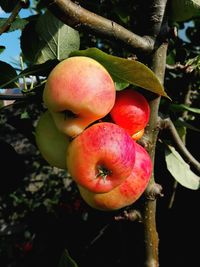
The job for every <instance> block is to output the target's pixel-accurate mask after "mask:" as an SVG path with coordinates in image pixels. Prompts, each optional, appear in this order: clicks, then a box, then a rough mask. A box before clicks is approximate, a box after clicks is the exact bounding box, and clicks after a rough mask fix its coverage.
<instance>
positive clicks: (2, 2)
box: [0, 0, 18, 12]
mask: <svg viewBox="0 0 200 267" xmlns="http://www.w3.org/2000/svg"><path fill="white" fill-rule="evenodd" d="M17 2H18V0H0V6H1V8H2V9H3V10H4V11H5V12H11V11H12V10H13V8H14V7H15V6H16V4H17Z"/></svg>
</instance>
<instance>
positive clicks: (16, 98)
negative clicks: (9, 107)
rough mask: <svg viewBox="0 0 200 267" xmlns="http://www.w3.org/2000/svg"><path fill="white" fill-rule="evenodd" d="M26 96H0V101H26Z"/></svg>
mask: <svg viewBox="0 0 200 267" xmlns="http://www.w3.org/2000/svg"><path fill="white" fill-rule="evenodd" d="M27 98H28V96H26V95H22V94H13V95H8V94H0V100H20V99H23V100H24V99H27Z"/></svg>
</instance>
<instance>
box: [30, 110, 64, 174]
mask: <svg viewBox="0 0 200 267" xmlns="http://www.w3.org/2000/svg"><path fill="white" fill-rule="evenodd" d="M35 138H36V139H35V140H36V144H37V147H38V149H39V151H40V153H41V154H42V156H43V158H44V159H45V160H46V161H47V162H48V163H49V165H51V166H54V167H57V168H60V169H66V150H67V148H68V146H69V137H68V136H67V135H65V134H63V133H61V132H60V131H59V130H58V129H57V127H56V125H55V123H54V121H53V119H52V116H51V114H50V112H49V111H46V112H44V113H43V114H42V115H41V116H40V118H39V120H38V123H37V125H36V128H35Z"/></svg>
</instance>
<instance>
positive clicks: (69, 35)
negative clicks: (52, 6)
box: [36, 11, 80, 63]
mask: <svg viewBox="0 0 200 267" xmlns="http://www.w3.org/2000/svg"><path fill="white" fill-rule="evenodd" d="M36 32H37V33H38V35H39V39H40V43H41V49H40V52H39V54H38V56H37V59H36V62H37V63H44V62H45V61H47V60H50V59H58V60H62V59H65V58H67V57H68V55H69V54H70V53H71V52H72V51H74V50H77V49H79V46H80V37H79V33H78V32H77V31H76V30H74V29H73V28H71V27H69V26H67V25H66V24H64V23H63V22H62V21H61V20H59V19H57V18H56V17H55V16H54V15H52V14H51V13H50V12H49V11H47V12H46V13H45V14H44V15H42V16H41V17H40V18H39V20H38V21H37V24H36Z"/></svg>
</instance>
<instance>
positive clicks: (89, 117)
mask: <svg viewBox="0 0 200 267" xmlns="http://www.w3.org/2000/svg"><path fill="white" fill-rule="evenodd" d="M115 97H116V91H115V85H114V82H113V80H112V78H111V76H110V74H109V73H108V71H107V70H106V69H105V68H104V67H103V66H102V65H101V64H100V63H98V62H97V61H96V60H94V59H92V58H89V57H84V56H76V57H71V58H67V59H65V60H63V61H62V62H60V63H59V64H58V65H57V66H56V67H55V68H54V69H53V70H52V71H51V73H50V74H49V77H48V79H47V82H46V85H45V88H44V92H43V100H44V103H45V105H46V107H47V108H48V109H49V110H50V112H51V114H52V116H53V119H54V121H55V123H56V126H57V127H58V129H59V130H60V131H62V132H64V133H65V134H67V135H69V136H71V137H75V136H76V135H78V134H80V133H81V132H82V131H83V130H84V129H85V128H86V127H87V126H88V125H89V124H91V123H93V122H94V121H96V120H98V119H100V118H102V117H104V116H105V115H107V114H108V113H109V112H110V110H111V109H112V107H113V105H114V103H115Z"/></svg>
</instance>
